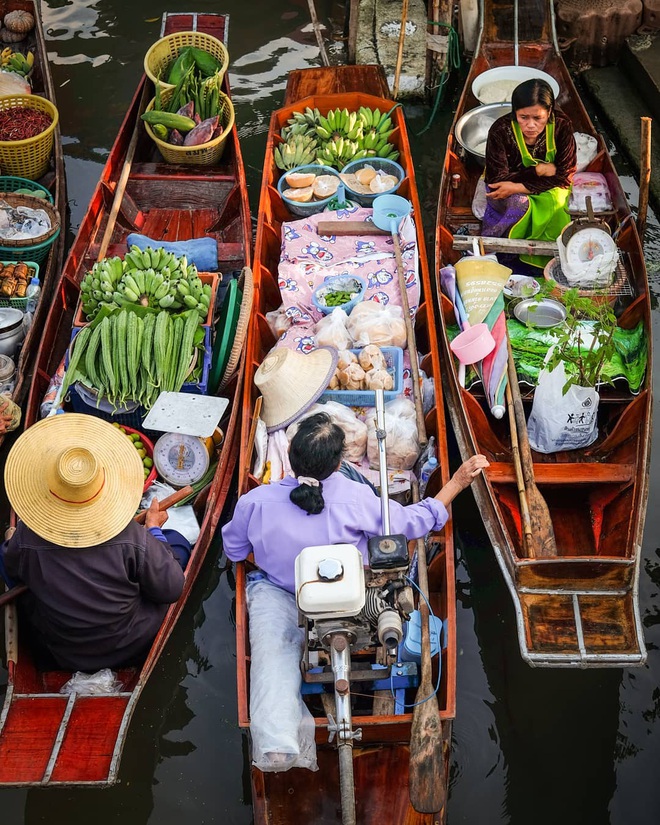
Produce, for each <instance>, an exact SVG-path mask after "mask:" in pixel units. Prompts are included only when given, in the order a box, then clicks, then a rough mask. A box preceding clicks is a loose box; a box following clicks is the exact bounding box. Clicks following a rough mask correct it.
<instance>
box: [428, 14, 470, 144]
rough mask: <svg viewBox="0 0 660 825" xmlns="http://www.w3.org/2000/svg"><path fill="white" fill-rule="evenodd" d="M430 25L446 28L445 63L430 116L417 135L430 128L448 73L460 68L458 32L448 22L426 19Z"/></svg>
mask: <svg viewBox="0 0 660 825" xmlns="http://www.w3.org/2000/svg"><path fill="white" fill-rule="evenodd" d="M427 22H428V24H429V25H430V26H443V27H444V28H445V29H447V30H448V31H447V56H446V58H445V65H444V66H443V69H442V74H441V75H440V81H439V83H438V86H437V91H436V93H435V100H434V102H433V109H432V110H431V116H430V117H429V121H428V123H427V124H426V126H425V127H424V128H423V129H422V131H421V132H418V133H417V137H419V136H420V135H423V134H424V132H428V130H429V129H430V128H431V124H432V123H433V120H434V119H435V116H436V114H437V113H438V109H439V108H440V103H441V102H442V96H443V94H444V91H445V86H446V84H447V81H448V80H449V75H450V73H451V70H452V69H460V68H461V47H460V43H459V40H458V32H457V31H456V29H455V28H454V27H453V26H451V25H449V23H435V22H434V21H433V20H428V21H427Z"/></svg>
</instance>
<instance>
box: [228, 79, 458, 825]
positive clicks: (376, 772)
mask: <svg viewBox="0 0 660 825" xmlns="http://www.w3.org/2000/svg"><path fill="white" fill-rule="evenodd" d="M361 105H364V106H367V107H372V108H376V107H377V108H379V109H380V110H381V112H386V111H388V110H389V109H390V108H391V107H392V105H393V102H392V101H391V100H390V99H389V91H388V87H387V84H386V81H385V76H384V73H383V72H382V70H381V69H380V68H378V67H376V66H341V67H332V68H325V69H306V70H302V71H295V72H291V73H290V74H289V78H288V82H287V88H286V95H285V101H284V107H283V108H282V109H280V110H278V111H276V112H275V113H274V114H273V115H272V118H271V123H270V130H269V134H268V141H267V148H266V157H265V162H264V172H263V182H262V189H261V198H260V203H259V222H258V226H257V238H256V247H255V255H254V282H255V294H256V298H255V307H254V311H253V315H252V321H251V324H250V327H249V330H248V341H247V362H246V374H245V385H244V402H243V409H244V419H243V427H242V438H241V459H240V470H239V472H240V475H239V490H240V491H241V492H246V491H247V490H249V489H251V488H253V487H254V486H255V485H256V484H257V483H258V482H257V480H256V478H255V477H254V476H253V475H251V472H250V468H251V467H252V446H251V444H250V435H249V433H250V430H251V426H252V424H253V423H254V422H253V417H254V415H255V404H256V403H257V396H258V393H257V390H256V387H255V385H254V383H253V376H254V373H255V370H256V369H257V367H258V366H259V364H260V363H261V361H262V360H263V358H264V356H265V355H266V353H267V352H268V351H269V350H270V349H271V347H272V346H273V345H274V344H275V338H274V336H273V334H272V332H271V331H270V328H269V326H268V324H267V322H266V318H265V315H266V313H267V312H268V311H270V310H273V309H275V308H277V307H278V306H279V305H280V304H281V295H280V291H279V288H278V279H277V272H278V264H279V258H280V248H281V242H280V237H281V229H282V223H283V221H288V220H295V217H294V216H292V215H290V214H289V212H288V210H287V209H286V208H285V207H284V206H283V204H282V201H281V198H280V197H279V195H278V193H277V189H276V188H275V186H276V182H277V179H278V178H279V171H278V170H277V169H276V168H275V165H274V161H273V147H274V145H276V135H279V130H280V128H281V127H282V126H283V125H284V124H285V123H286V120H287V118H289V117H290V116H291V114H292V112H293V111H296V110H299V111H304V109H305V107H306V106H310V107H312V108H314V107H318V108H319V110H320V111H321V112H327V111H328V110H329V109H330V108H335V107H337V106H338V107H340V108H344V107H346V108H348V109H349V111H353V110H357V109H358V108H359V106H361ZM392 117H393V118H394V119H395V127H396V132H395V134H394V136H393V138H392V139H393V140H396V144H397V147H398V149H399V152H400V158H399V163H401V164H402V166H403V167H404V169H405V171H406V178H405V180H404V182H403V184H402V185H401V187H400V189H399V190H398V193H399V194H401V195H403V196H404V197H406V198H408V199H409V200H411V201H412V203H413V207H414V213H415V215H416V216H417V233H418V240H419V259H420V273H421V284H422V293H423V297H422V302H421V305H420V309H419V311H418V313H417V316H416V327H415V333H416V336H417V344H418V349H419V351H420V352H421V353H425V355H424V357H423V358H422V360H421V363H420V366H421V368H422V369H423V370H425V371H426V373H427V374H428V375H432V376H433V378H434V381H435V388H436V403H435V407H434V408H433V410H432V411H431V412H430V413H429V414H428V415H427V416H426V427H427V431H428V434H429V435H431V434H432V435H434V436H435V437H436V440H437V445H438V453H437V454H438V459H439V461H440V465H441V468H442V473H441V478H439V477H438V478H436V476H440V473H437V474H436V476H434V477H433V479H432V481H435V483H436V484H438V487H437V488H435V489H436V490H437V489H439V486H442V484H444V483H445V482H446V481H447V480H448V477H449V475H448V466H449V465H448V457H447V445H446V439H445V419H444V408H443V403H442V386H441V381H440V361H439V352H438V349H437V343H436V342H437V335H436V329H435V318H434V314H433V312H432V304H431V302H430V295H431V293H430V280H429V274H428V264H427V259H426V255H425V251H424V242H423V233H422V227H421V220H420V216H421V214H422V213H421V209H420V204H419V200H418V196H417V189H416V185H415V176H414V170H413V166H412V158H411V153H410V146H409V144H408V138H407V133H406V127H405V122H404V118H403V115H402V114H401V110H400V109H396V110H395V111H394V112H393V114H392ZM277 139H279V138H277ZM433 491H434V490H432V488H431V487H429V490H428V492H429V493H432V492H433ZM431 543H432V545H433V546H434V547H435V549H437V553H436V554H435V555H434V556H433V560H432V562H431V563H430V565H429V578H430V586H429V589H430V594H431V603H432V606H433V610H434V612H435V614H436V615H437V616H442V617H446V619H447V626H448V643H447V647H446V649H445V650H444V652H443V654H442V681H441V685H440V690H439V693H438V696H437V700H438V704H439V709H440V717H441V725H442V741H443V757H444V771H443V773H444V775H439V776H437V777H436V780H437V782H438V783H443V784H444V786H445V790H446V786H447V782H448V770H449V753H450V745H451V726H452V719H453V717H454V714H455V674H456V624H455V586H454V547H453V533H452V522H451V520H450V521H449V523H448V524H447V526H446V528H445V529H444V530H443V531H442V532H441V534H436V535H432V536H431ZM245 577H246V569H245V564H243V563H240V564H238V566H237V586H236V634H237V677H238V706H239V724H240V725H241V726H242V727H246V728H247V727H249V725H250V715H249V706H248V705H249V695H248V694H249V687H248V686H249V679H250V654H249V641H248V615H247V608H246V601H245V584H246V578H245ZM358 690H359V687H358ZM361 692H364V690H363V691H361ZM386 693H387V698H386V699H385V700H384V701H383V700H377V701H376V702H374V703H372V704H371V706H370V707H369V709H368V710H366V711H365V712H364V713H363V712H360V713H359V714H358V715H356V716H355V717H354V719H353V722H354V725H355V727H359V728H361V729H362V740H361V742H359V743H358V742H355V743H354V747H353V764H354V782H355V800H356V805H357V822H359V823H361V825H375V824H376V823H380V822H397V823H407V825H415V824H417V825H421V824H422V823H427V824H428V825H430V823H437V822H439V821H440V820H441V819H442V820H444V807H443V811H442V813H440V814H435V815H428V814H421V813H417V812H416V811H415V810H414V809H413V808H412V806H411V803H410V799H409V790H408V780H409V759H410V751H409V743H410V731H411V721H412V714H411V713H408V712H406V713H403V714H401V715H394V714H393V713H392V702H391V697H390V696H389V693H388V692H386ZM329 696H330V695H329V694H326V697H329ZM312 712H313V713H315V714H316V719H315V721H316V743H317V749H318V763H319V771H318V773H311V772H309V771H307V770H304V769H292V770H289V771H287V772H286V773H262V772H261V771H259V770H257V769H256V768H253V769H252V794H253V804H254V817H255V822H257V823H267V825H285V823H287V825H288V823H291V822H305V823H309V824H310V825H320V824H321V823H337V822H341V821H342V818H341V816H342V815H341V806H340V780H339V772H338V767H337V751H336V748H335V746H334V745H329V744H328V719H327V717H326V716H325V715H319V713H320V714H323V711H319V710H318V709H317V710H316V711H314V710H313V711H312ZM332 712H333V713H334V705H333V710H332Z"/></svg>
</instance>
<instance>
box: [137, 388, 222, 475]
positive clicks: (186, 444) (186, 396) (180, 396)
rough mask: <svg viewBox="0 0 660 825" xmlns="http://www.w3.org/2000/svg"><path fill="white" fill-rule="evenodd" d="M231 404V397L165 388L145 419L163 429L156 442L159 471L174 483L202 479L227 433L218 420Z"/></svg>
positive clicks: (151, 426) (146, 425) (154, 427)
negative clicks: (169, 390) (223, 430)
mask: <svg viewBox="0 0 660 825" xmlns="http://www.w3.org/2000/svg"><path fill="white" fill-rule="evenodd" d="M228 406H229V400H228V399H227V398H218V397H217V396H210V395H193V394H191V393H185V392H163V393H161V394H160V395H159V396H158V399H157V401H156V403H155V404H154V405H153V407H152V408H151V410H149V413H148V415H147V416H146V418H145V419H144V428H145V429H147V430H156V431H159V432H163V433H164V435H162V436H161V437H160V438H159V439H158V440H157V441H156V443H155V444H154V455H153V459H154V464H155V466H156V469H157V470H158V474H159V475H160V476H161V477H162V478H163V479H165V481H167V482H168V483H169V484H171V485H172V486H173V487H185V486H186V485H187V484H194V483H195V482H196V481H199V480H200V479H201V478H202V477H203V476H204V474H205V473H206V471H207V470H208V468H209V463H210V461H211V456H212V455H213V450H214V449H215V447H217V446H219V445H220V444H221V443H222V439H223V437H224V436H223V435H222V432H221V431H220V430H219V429H218V423H219V422H220V419H221V418H222V416H223V415H224V413H225V410H226V409H227V407H228Z"/></svg>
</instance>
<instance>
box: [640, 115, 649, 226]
mask: <svg viewBox="0 0 660 825" xmlns="http://www.w3.org/2000/svg"><path fill="white" fill-rule="evenodd" d="M650 181H651V118H650V117H643V118H642V137H641V147H640V152H639V209H638V210H637V230H638V232H639V237H640V238H641V239H642V241H643V240H644V232H645V231H646V213H647V212H648V208H649V183H650Z"/></svg>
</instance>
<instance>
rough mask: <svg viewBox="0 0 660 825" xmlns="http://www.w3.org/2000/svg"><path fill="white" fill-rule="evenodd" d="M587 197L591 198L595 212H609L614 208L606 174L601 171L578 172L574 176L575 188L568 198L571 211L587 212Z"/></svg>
mask: <svg viewBox="0 0 660 825" xmlns="http://www.w3.org/2000/svg"><path fill="white" fill-rule="evenodd" d="M587 197H590V198H591V206H592V207H593V210H594V212H607V211H608V210H609V209H612V198H611V196H610V189H609V187H608V185H607V179H606V178H605V175H601V174H600V172H576V173H575V175H574V176H573V188H572V189H571V196H570V198H569V200H568V211H569V212H586V211H587Z"/></svg>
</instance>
